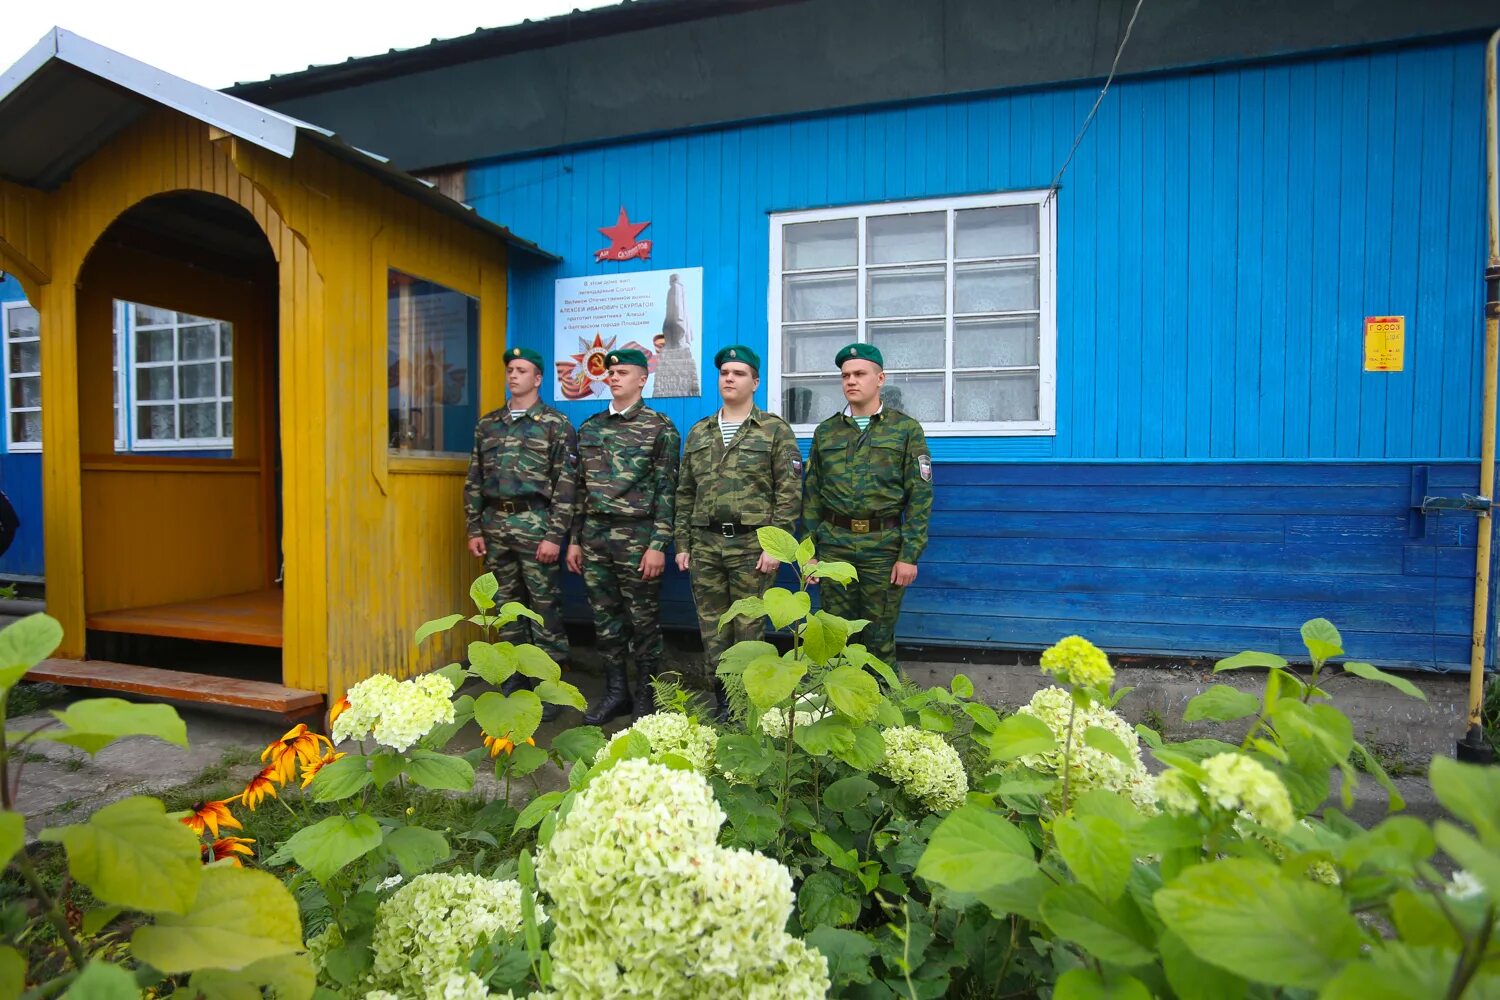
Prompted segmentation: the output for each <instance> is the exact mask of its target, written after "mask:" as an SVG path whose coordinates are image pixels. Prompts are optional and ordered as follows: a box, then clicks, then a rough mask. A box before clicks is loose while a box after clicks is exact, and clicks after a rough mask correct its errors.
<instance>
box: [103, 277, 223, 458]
mask: <svg viewBox="0 0 1500 1000" xmlns="http://www.w3.org/2000/svg"><path fill="white" fill-rule="evenodd" d="M116 302H117V308H119V309H122V310H123V312H124V322H123V323H121V324H120V326H119V330H120V334H121V336H120V338H119V344H120V351H121V353H122V355H123V356H122V357H121V358H120V359H119V368H118V373H117V378H118V379H119V381H118V383H117V385H118V386H119V393H120V395H119V400H120V406H122V407H125V408H127V409H128V415H127V416H126V417H125V419H124V420H123V421H121V420H119V419H118V417H117V418H116V431H115V433H116V438H117V440H116V447H117V448H118V447H119V445H120V444H121V442H120V440H119V436H120V425H121V424H124V425H125V427H126V428H128V431H129V433H128V437H127V438H126V439H125V441H124V443H125V444H126V445H127V449H128V450H129V451H130V452H153V451H219V450H223V449H229V448H233V447H234V436H233V434H230V435H229V436H228V437H211V438H185V437H182V436H180V435H181V431H182V407H183V405H184V404H192V403H209V402H211V403H213V404H214V405H215V407H222V405H223V404H224V403H225V402H228V403H231V404H233V402H234V386H233V384H230V385H229V386H228V387H227V391H226V387H225V386H223V385H222V384H221V385H219V387H218V389H219V392H218V395H216V396H214V397H212V398H210V397H207V396H204V397H194V398H192V399H186V400H184V399H182V398H181V397H179V396H178V395H177V392H178V389H179V385H180V380H179V376H178V375H177V374H176V373H177V372H178V370H179V369H181V367H182V366H183V365H184V364H208V363H212V364H214V366H215V376H216V379H217V381H219V382H222V381H223V376H224V363H225V362H226V361H227V362H229V363H231V364H232V363H233V362H234V324H233V323H231V322H229V321H228V320H226V319H221V318H219V317H217V316H200V315H198V314H196V313H184V312H183V311H182V310H179V309H172V308H170V307H168V306H158V305H155V304H153V303H150V302H131V301H127V300H116ZM142 305H143V306H147V307H149V308H152V309H161V310H163V311H165V312H170V313H172V314H173V315H174V316H175V317H177V319H174V320H173V322H171V323H150V324H145V325H141V324H138V323H137V322H136V315H135V309H134V307H135V306H142ZM188 315H190V316H192V317H193V318H194V319H197V320H200V321H203V322H210V323H221V324H223V325H225V326H228V327H229V336H230V353H229V356H228V357H227V358H226V357H224V356H223V355H221V354H215V355H214V357H212V358H193V359H187V360H184V359H183V358H180V357H178V354H179V352H180V350H181V343H182V335H181V333H180V331H181V329H182V328H183V327H185V326H197V325H199V324H197V323H184V322H182V321H181V317H182V316H188ZM166 329H169V330H171V331H172V334H173V335H172V360H171V361H139V360H137V358H136V337H137V335H138V333H139V332H140V331H141V330H166ZM149 368H170V369H172V371H173V377H172V393H173V398H172V399H170V400H142V399H140V398H138V393H137V389H138V386H139V384H140V380H139V378H138V377H137V376H138V373H139V372H141V371H143V370H145V369H149ZM153 405H155V406H165V405H174V406H176V407H177V429H178V434H179V436H178V437H175V438H143V437H142V436H141V433H140V407H142V406H153ZM218 412H219V416H218V420H220V421H221V422H222V420H223V412H222V409H220V410H219V411H218ZM221 429H222V428H221Z"/></svg>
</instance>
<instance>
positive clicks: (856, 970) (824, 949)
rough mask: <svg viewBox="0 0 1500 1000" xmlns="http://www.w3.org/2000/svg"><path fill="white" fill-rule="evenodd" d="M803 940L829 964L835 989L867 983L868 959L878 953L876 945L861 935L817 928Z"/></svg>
mask: <svg viewBox="0 0 1500 1000" xmlns="http://www.w3.org/2000/svg"><path fill="white" fill-rule="evenodd" d="M806 940H807V943H808V945H809V946H811V947H813V948H816V949H818V951H819V952H821V953H822V955H823V957H824V958H826V959H827V960H828V978H829V979H830V980H832V982H833V985H834V987H835V988H837V987H839V986H845V985H848V984H851V983H868V982H869V981H870V980H871V979H872V978H873V976H874V973H873V971H872V970H871V968H870V959H871V958H872V957H873V956H874V955H875V952H876V950H877V949H876V947H875V942H874V941H871V940H870V939H869V938H868V937H867V936H865V935H864V934H860V933H858V932H857V931H848V930H844V929H842V928H840V927H833V926H831V925H829V924H820V925H818V926H817V927H815V928H813V930H812V933H810V934H808V935H807V939H806Z"/></svg>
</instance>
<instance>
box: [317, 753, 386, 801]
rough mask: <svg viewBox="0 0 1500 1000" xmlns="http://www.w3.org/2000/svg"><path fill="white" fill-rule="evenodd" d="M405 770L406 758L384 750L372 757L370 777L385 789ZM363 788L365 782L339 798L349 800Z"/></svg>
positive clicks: (377, 786)
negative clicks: (350, 796) (349, 797)
mask: <svg viewBox="0 0 1500 1000" xmlns="http://www.w3.org/2000/svg"><path fill="white" fill-rule="evenodd" d="M346 760H349V758H348V757H344V758H341V759H340V760H338V761H336V763H340V764H342V763H343V762H344V761H346ZM330 766H331V765H330ZM405 770H406V758H405V757H403V756H401V755H400V754H399V753H396V752H395V751H394V750H383V751H381V752H379V753H375V754H372V755H371V756H370V777H371V778H372V779H373V780H374V782H375V787H376V788H384V787H385V786H386V785H389V784H390V783H391V782H393V781H395V780H396V776H397V775H399V774H401V773H403V772H404V771H405ZM318 777H319V778H320V777H322V772H319V774H318ZM317 780H318V778H314V779H313V782H314V783H315V784H316V782H317ZM363 787H365V786H364V783H363V782H361V783H359V784H356V785H355V786H354V788H353V791H350V792H349V793H348V794H347V795H340V796H339V798H348V796H349V795H352V794H354V792H357V791H359V790H360V789H361V788H363ZM320 801H321V800H320Z"/></svg>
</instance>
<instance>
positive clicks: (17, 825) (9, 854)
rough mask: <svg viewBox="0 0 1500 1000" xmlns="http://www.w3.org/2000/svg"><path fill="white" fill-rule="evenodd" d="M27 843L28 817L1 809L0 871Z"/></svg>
mask: <svg viewBox="0 0 1500 1000" xmlns="http://www.w3.org/2000/svg"><path fill="white" fill-rule="evenodd" d="M25 844H26V817H25V816H22V815H21V814H20V813H18V812H11V811H10V810H8V809H0V871H4V870H5V866H6V865H8V864H10V859H11V858H13V857H15V856H16V852H17V851H19V850H20V849H21V848H22V847H24V846H25Z"/></svg>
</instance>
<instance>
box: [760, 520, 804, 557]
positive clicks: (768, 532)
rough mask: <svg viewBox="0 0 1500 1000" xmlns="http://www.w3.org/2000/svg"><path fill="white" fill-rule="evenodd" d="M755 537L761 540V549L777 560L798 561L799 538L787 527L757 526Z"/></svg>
mask: <svg viewBox="0 0 1500 1000" xmlns="http://www.w3.org/2000/svg"><path fill="white" fill-rule="evenodd" d="M755 538H756V540H757V541H759V542H760V549H761V551H762V552H764V553H765V554H766V555H768V556H770V557H771V558H772V559H775V560H776V561H777V562H784V563H794V562H796V561H797V539H795V538H793V537H792V535H791V533H790V532H788V531H786V530H785V529H783V528H776V527H771V526H770V525H767V526H766V527H764V528H756V529H755Z"/></svg>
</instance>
